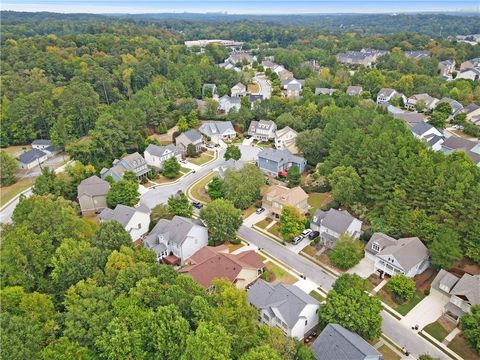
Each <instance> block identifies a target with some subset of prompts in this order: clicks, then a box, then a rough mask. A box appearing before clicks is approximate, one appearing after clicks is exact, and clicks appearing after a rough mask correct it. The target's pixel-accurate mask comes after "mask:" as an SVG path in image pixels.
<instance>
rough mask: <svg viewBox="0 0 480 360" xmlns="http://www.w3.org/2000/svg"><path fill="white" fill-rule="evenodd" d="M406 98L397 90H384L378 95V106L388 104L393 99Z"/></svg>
mask: <svg viewBox="0 0 480 360" xmlns="http://www.w3.org/2000/svg"><path fill="white" fill-rule="evenodd" d="M399 97H404V96H403V94H402V93H399V92H398V91H396V90H395V89H390V88H382V89H380V91H379V92H378V94H377V104H383V103H387V102H389V101H390V100H392V99H395V98H399Z"/></svg>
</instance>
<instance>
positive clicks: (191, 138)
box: [175, 129, 203, 154]
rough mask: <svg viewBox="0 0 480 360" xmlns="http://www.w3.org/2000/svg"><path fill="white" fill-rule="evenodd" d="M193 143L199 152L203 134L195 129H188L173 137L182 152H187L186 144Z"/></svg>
mask: <svg viewBox="0 0 480 360" xmlns="http://www.w3.org/2000/svg"><path fill="white" fill-rule="evenodd" d="M190 144H193V145H194V146H195V150H196V151H197V152H200V151H201V150H202V146H203V136H202V133H201V132H200V131H198V130H197V129H190V130H188V131H185V132H183V133H181V134H180V135H178V136H177V137H176V139H175V145H177V147H178V148H179V149H180V151H181V152H182V154H185V153H186V152H187V147H188V145H190Z"/></svg>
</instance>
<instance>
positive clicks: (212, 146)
mask: <svg viewBox="0 0 480 360" xmlns="http://www.w3.org/2000/svg"><path fill="white" fill-rule="evenodd" d="M214 147H215V146H214V145H213V144H207V148H209V149H213V148H214Z"/></svg>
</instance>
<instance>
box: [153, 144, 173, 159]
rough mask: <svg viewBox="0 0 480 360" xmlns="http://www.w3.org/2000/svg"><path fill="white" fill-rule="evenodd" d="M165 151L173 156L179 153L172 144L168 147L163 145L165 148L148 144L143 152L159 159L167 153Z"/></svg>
mask: <svg viewBox="0 0 480 360" xmlns="http://www.w3.org/2000/svg"><path fill="white" fill-rule="evenodd" d="M167 150H168V151H171V152H173V153H174V154H179V153H180V152H179V150H178V148H177V147H176V146H175V145H173V144H168V145H165V146H158V145H155V144H149V145H148V146H147V148H146V149H145V152H146V153H149V154H150V155H153V156H159V157H161V156H163V155H164V154H165V152H167Z"/></svg>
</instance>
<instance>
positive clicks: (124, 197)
mask: <svg viewBox="0 0 480 360" xmlns="http://www.w3.org/2000/svg"><path fill="white" fill-rule="evenodd" d="M139 200H140V194H139V193H138V183H137V182H136V181H129V180H125V179H123V180H119V181H115V182H114V183H113V184H112V186H111V187H110V190H108V193H107V204H108V207H109V208H111V209H113V208H115V207H116V206H117V205H118V204H123V205H127V206H134V205H136V204H137V203H138V201H139Z"/></svg>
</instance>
